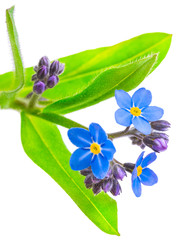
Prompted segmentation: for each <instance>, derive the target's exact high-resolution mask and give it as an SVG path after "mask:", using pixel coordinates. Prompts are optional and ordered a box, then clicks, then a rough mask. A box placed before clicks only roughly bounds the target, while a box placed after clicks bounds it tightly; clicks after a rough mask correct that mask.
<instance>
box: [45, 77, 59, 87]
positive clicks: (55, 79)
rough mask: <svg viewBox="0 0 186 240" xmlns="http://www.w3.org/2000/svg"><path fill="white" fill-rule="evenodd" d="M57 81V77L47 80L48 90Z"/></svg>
mask: <svg viewBox="0 0 186 240" xmlns="http://www.w3.org/2000/svg"><path fill="white" fill-rule="evenodd" d="M58 81H59V78H58V76H56V75H52V76H50V77H49V78H48V80H47V87H48V88H53V87H54V86H55V85H56V84H57V83H58Z"/></svg>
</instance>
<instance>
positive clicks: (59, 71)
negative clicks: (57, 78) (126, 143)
mask: <svg viewBox="0 0 186 240" xmlns="http://www.w3.org/2000/svg"><path fill="white" fill-rule="evenodd" d="M64 69H65V64H64V63H59V70H58V73H57V74H58V75H60V74H61V73H63V72H64Z"/></svg>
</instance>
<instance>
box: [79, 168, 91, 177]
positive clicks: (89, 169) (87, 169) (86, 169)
mask: <svg viewBox="0 0 186 240" xmlns="http://www.w3.org/2000/svg"><path fill="white" fill-rule="evenodd" d="M80 173H81V175H83V176H87V175H89V174H90V173H92V170H91V168H90V167H89V168H85V169H83V170H81V171H80Z"/></svg>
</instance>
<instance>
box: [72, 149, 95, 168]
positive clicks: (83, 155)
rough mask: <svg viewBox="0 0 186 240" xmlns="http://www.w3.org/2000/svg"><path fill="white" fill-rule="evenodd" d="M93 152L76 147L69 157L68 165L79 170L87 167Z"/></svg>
mask: <svg viewBox="0 0 186 240" xmlns="http://www.w3.org/2000/svg"><path fill="white" fill-rule="evenodd" d="M92 157H93V153H91V151H90V149H83V148H78V149H77V150H76V151H75V152H73V154H72V155H71V157H70V167H71V169H72V170H75V171H79V170H82V169H85V168H88V167H89V166H90V164H91V159H92Z"/></svg>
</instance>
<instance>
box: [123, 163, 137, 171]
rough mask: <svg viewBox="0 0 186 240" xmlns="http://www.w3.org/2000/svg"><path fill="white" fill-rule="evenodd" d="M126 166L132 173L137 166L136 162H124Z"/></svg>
mask: <svg viewBox="0 0 186 240" xmlns="http://www.w3.org/2000/svg"><path fill="white" fill-rule="evenodd" d="M124 168H125V170H126V171H127V172H130V173H132V171H133V170H134V168H135V164H134V163H124Z"/></svg>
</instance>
